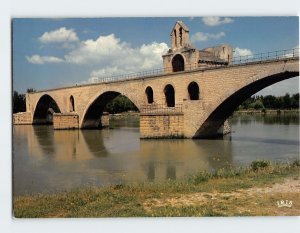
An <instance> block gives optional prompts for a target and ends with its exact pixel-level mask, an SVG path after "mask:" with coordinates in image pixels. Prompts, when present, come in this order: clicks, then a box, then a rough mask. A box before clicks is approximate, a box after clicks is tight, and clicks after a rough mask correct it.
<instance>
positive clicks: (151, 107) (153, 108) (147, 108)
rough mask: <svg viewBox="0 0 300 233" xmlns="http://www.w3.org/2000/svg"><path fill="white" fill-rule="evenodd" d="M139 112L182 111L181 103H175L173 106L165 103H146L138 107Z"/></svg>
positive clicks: (161, 112)
mask: <svg viewBox="0 0 300 233" xmlns="http://www.w3.org/2000/svg"><path fill="white" fill-rule="evenodd" d="M140 112H141V114H157V113H159V114H164V113H168V114H170V113H182V104H176V105H175V106H174V107H168V106H166V105H165V104H147V105H142V106H141V108H140Z"/></svg>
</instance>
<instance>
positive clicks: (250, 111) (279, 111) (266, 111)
mask: <svg viewBox="0 0 300 233" xmlns="http://www.w3.org/2000/svg"><path fill="white" fill-rule="evenodd" d="M234 113H241V114H255V113H257V114H289V113H299V109H261V110H255V109H247V110H237V111H235V112H234Z"/></svg>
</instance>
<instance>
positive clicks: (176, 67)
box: [172, 54, 184, 72]
mask: <svg viewBox="0 0 300 233" xmlns="http://www.w3.org/2000/svg"><path fill="white" fill-rule="evenodd" d="M172 67H173V72H178V71H184V60H183V57H182V56H181V55H180V54H177V55H175V56H174V57H173V59H172Z"/></svg>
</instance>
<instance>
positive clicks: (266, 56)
mask: <svg viewBox="0 0 300 233" xmlns="http://www.w3.org/2000/svg"><path fill="white" fill-rule="evenodd" d="M297 57H298V58H299V48H294V49H285V50H278V51H272V52H265V53H257V54H251V55H246V56H237V57H233V58H232V59H231V61H229V62H228V64H225V63H226V61H225V62H224V63H223V64H220V63H218V62H215V61H208V62H205V63H193V64H189V65H186V66H185V69H184V71H182V72H186V71H192V70H206V69H214V68H218V67H227V66H231V65H240V64H247V63H251V62H264V61H272V60H280V59H290V58H297ZM168 73H173V70H172V68H157V69H152V70H145V71H140V72H135V73H128V74H120V75H110V76H102V77H98V78H97V80H95V81H94V82H92V83H107V82H118V81H125V80H130V79H142V78H147V77H153V76H156V75H162V74H168ZM92 83H88V84H92ZM79 85H80V84H79Z"/></svg>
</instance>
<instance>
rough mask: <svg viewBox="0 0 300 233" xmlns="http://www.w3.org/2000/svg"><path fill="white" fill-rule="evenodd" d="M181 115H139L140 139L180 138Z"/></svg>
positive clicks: (182, 133) (181, 135)
mask: <svg viewBox="0 0 300 233" xmlns="http://www.w3.org/2000/svg"><path fill="white" fill-rule="evenodd" d="M183 118H184V117H183V114H182V113H176V114H156V115H154V114H141V115H140V138H180V137H183V135H184V130H183Z"/></svg>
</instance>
